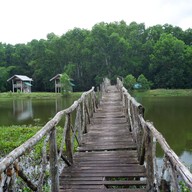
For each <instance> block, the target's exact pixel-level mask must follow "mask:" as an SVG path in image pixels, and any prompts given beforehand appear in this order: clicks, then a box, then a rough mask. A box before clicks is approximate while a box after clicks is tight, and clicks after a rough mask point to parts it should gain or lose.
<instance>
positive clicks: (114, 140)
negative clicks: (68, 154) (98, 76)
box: [60, 86, 147, 192]
mask: <svg viewBox="0 0 192 192" xmlns="http://www.w3.org/2000/svg"><path fill="white" fill-rule="evenodd" d="M145 177H146V170H145V167H144V166H142V165H139V163H138V160H137V151H136V145H135V143H134V141H133V138H132V135H131V133H130V132H129V130H128V126H127V122H126V119H125V116H124V114H123V112H122V102H121V100H120V93H119V92H118V91H117V89H116V87H115V86H111V87H109V91H108V93H106V95H105V96H104V97H103V99H102V101H101V105H100V107H99V109H98V110H97V112H96V113H95V114H94V117H93V118H92V120H91V125H90V126H89V129H88V133H87V134H85V135H84V136H83V142H82V144H81V146H80V147H79V148H78V152H77V153H75V155H74V164H73V165H72V166H70V167H65V168H64V170H63V173H62V174H61V176H60V191H78V192H85V191H86V192H87V191H89V192H100V191H109V192H112V191H122V192H123V191H137V192H141V191H142V192H143V191H147V190H146V178H145Z"/></svg>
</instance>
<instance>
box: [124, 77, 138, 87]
mask: <svg viewBox="0 0 192 192" xmlns="http://www.w3.org/2000/svg"><path fill="white" fill-rule="evenodd" d="M135 83H136V78H135V77H134V76H133V75H131V74H129V75H127V76H126V77H125V79H124V81H123V84H124V86H125V87H126V88H127V89H128V90H132V89H133V86H134V84H135Z"/></svg>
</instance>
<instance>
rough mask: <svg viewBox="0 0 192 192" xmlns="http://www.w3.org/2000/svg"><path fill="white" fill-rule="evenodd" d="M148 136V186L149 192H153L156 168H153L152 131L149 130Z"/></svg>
mask: <svg viewBox="0 0 192 192" xmlns="http://www.w3.org/2000/svg"><path fill="white" fill-rule="evenodd" d="M146 133H147V135H146V171H147V184H148V186H147V187H148V191H153V184H154V169H153V168H154V166H153V156H152V150H153V136H152V134H151V132H150V130H149V129H148V128H147V132H146Z"/></svg>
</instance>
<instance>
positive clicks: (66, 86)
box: [60, 73, 72, 96]
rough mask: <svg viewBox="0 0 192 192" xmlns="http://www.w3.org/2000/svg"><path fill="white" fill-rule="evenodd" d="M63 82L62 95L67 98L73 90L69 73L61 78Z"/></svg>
mask: <svg viewBox="0 0 192 192" xmlns="http://www.w3.org/2000/svg"><path fill="white" fill-rule="evenodd" d="M60 82H61V93H62V95H64V96H66V95H68V94H69V92H70V91H71V90H72V84H71V81H70V77H69V76H68V75H67V73H63V74H62V75H61V78H60Z"/></svg>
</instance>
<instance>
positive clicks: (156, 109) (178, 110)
mask: <svg viewBox="0 0 192 192" xmlns="http://www.w3.org/2000/svg"><path fill="white" fill-rule="evenodd" d="M75 99H77V98H73V99H71V98H58V99H46V100H42V99H41V100H40V99H14V100H5V101H3V100H1V101H0V126H2V125H29V124H32V125H35V124H37V123H38V124H41V125H44V124H45V123H46V122H47V121H48V120H49V119H50V118H52V117H53V116H54V115H55V114H56V113H57V112H58V111H60V110H62V109H65V108H67V107H69V106H70V105H71V104H72V103H73V101H74V100H75ZM137 100H138V101H139V102H140V103H142V104H143V106H144V107H145V119H146V120H150V121H152V122H153V123H154V125H155V127H156V128H157V129H158V130H159V131H160V132H161V133H162V134H163V136H164V137H165V139H166V140H167V142H168V144H169V145H170V146H171V148H172V149H173V150H174V151H175V152H176V154H177V155H178V156H179V157H180V158H181V160H182V161H183V162H184V163H185V164H186V165H187V166H188V167H190V166H191V170H192V97H143V98H137ZM157 156H158V157H159V158H158V161H161V160H162V156H163V153H162V152H161V151H160V150H158V151H157ZM159 164H160V163H159Z"/></svg>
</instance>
